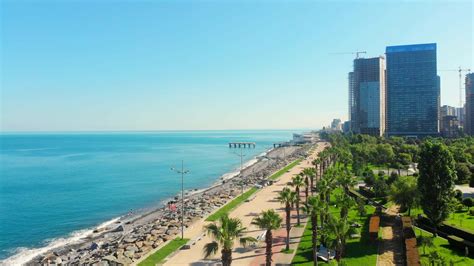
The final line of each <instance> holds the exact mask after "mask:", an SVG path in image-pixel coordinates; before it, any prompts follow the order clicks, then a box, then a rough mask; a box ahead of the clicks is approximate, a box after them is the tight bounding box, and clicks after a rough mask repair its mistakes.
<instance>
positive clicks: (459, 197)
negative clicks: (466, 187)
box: [454, 189, 462, 202]
mask: <svg viewBox="0 0 474 266" xmlns="http://www.w3.org/2000/svg"><path fill="white" fill-rule="evenodd" d="M454 198H456V199H457V200H459V201H460V202H461V201H462V191H461V190H459V189H456V190H455V191H454Z"/></svg>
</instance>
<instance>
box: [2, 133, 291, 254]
mask: <svg viewBox="0 0 474 266" xmlns="http://www.w3.org/2000/svg"><path fill="white" fill-rule="evenodd" d="M293 132H294V131H185V132H117V133H110V132H108V133H38V134H0V148H1V152H0V260H1V259H5V258H7V257H9V256H12V255H14V254H15V253H16V254H18V252H27V251H28V250H31V249H32V248H37V247H41V246H45V245H47V244H48V243H51V242H52V241H55V239H58V238H61V237H66V236H71V234H74V232H77V231H78V230H81V229H86V228H93V227H95V226H97V225H99V224H101V223H103V222H105V221H107V220H111V219H113V218H116V217H119V216H121V215H124V214H126V213H128V212H129V211H130V210H138V209H144V208H153V207H158V206H159V204H160V202H161V201H163V200H165V199H167V198H169V197H172V196H174V195H176V193H177V192H178V191H179V189H180V177H179V176H178V175H177V174H174V173H173V172H172V171H170V167H172V166H180V165H181V160H184V162H185V168H188V169H189V170H190V174H188V175H187V176H186V182H185V189H194V188H205V187H207V186H210V185H211V184H213V183H214V182H216V180H217V179H218V178H219V177H220V176H222V175H223V174H225V173H228V172H230V171H233V170H235V169H236V168H238V167H239V165H240V158H239V157H238V156H237V155H236V154H235V153H234V152H235V149H229V148H228V145H227V143H228V142H232V141H252V142H256V144H257V146H256V148H255V149H246V150H245V152H244V154H246V156H245V157H244V158H245V160H250V159H252V158H254V157H255V156H257V155H259V154H261V153H262V152H264V151H266V150H268V149H269V148H271V146H272V143H274V142H278V141H287V140H289V139H290V138H291V135H292V133H293ZM25 254H27V253H25Z"/></svg>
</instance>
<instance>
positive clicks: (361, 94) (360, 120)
mask: <svg viewBox="0 0 474 266" xmlns="http://www.w3.org/2000/svg"><path fill="white" fill-rule="evenodd" d="M349 89H350V90H351V93H350V94H351V96H350V101H352V103H351V107H352V108H351V109H352V110H351V128H352V131H353V132H355V133H361V134H370V135H374V136H381V135H383V134H384V130H385V60H384V58H383V57H375V58H367V59H365V58H360V59H355V60H354V71H353V72H351V73H349Z"/></svg>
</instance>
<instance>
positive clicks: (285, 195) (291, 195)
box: [277, 187, 297, 250]
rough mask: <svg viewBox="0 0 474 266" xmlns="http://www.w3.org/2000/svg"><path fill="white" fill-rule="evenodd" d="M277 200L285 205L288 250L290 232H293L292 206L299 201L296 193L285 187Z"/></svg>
mask: <svg viewBox="0 0 474 266" xmlns="http://www.w3.org/2000/svg"><path fill="white" fill-rule="evenodd" d="M277 200H278V201H279V202H280V203H281V204H284V205H285V213H286V241H285V242H286V250H289V249H290V230H291V205H293V203H295V202H296V201H297V197H296V193H295V192H293V191H291V190H290V188H288V187H285V188H284V189H283V190H282V191H281V192H280V193H279V194H278V198H277Z"/></svg>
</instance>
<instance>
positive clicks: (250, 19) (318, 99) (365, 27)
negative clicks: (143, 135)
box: [0, 0, 474, 131]
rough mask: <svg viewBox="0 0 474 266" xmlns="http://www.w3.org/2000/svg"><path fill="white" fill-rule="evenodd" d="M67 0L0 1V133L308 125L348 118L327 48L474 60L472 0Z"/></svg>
mask: <svg viewBox="0 0 474 266" xmlns="http://www.w3.org/2000/svg"><path fill="white" fill-rule="evenodd" d="M66 2H70V1H39V0H38V1H21V0H20V1H12V0H2V1H1V23H2V25H1V26H2V28H1V29H2V31H1V47H0V50H1V60H0V61H1V81H2V83H1V86H2V87H1V129H2V130H4V131H23V130H27V131H29V130H31V131H41V130H46V131H55V130H61V131H62V130H155V129H156V130H160V129H247V128H251V129H256V128H264V129H268V128H317V127H321V126H323V125H326V124H328V123H329V122H330V120H331V119H332V118H337V117H340V118H343V119H345V118H347V94H348V93H347V87H348V86H347V72H349V71H350V69H351V67H352V59H353V55H334V54H331V53H333V52H349V51H356V50H366V51H367V52H368V54H367V56H378V55H381V54H383V53H384V51H385V46H387V45H397V44H411V43H428V42H436V43H437V44H438V69H455V68H457V67H458V66H464V67H471V68H474V63H473V62H474V58H473V46H474V45H473V31H474V30H473V28H474V26H473V4H472V1H468V0H467V1H456V2H453V1H450V2H448V1H441V2H440V1H437V2H434V3H433V1H404V2H401V3H400V2H396V1H384V0H381V1H375V0H374V1H333V2H332V3H329V2H327V1H296V2H294V1H209V2H204V1H141V2H140V1H138V2H137V1H110V0H109V1H107V0H102V1H99V0H97V1H87V0H84V1H72V3H66ZM439 74H440V76H441V78H442V81H441V82H442V83H441V84H442V94H441V97H442V98H441V102H442V103H443V104H449V105H458V76H457V72H439Z"/></svg>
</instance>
